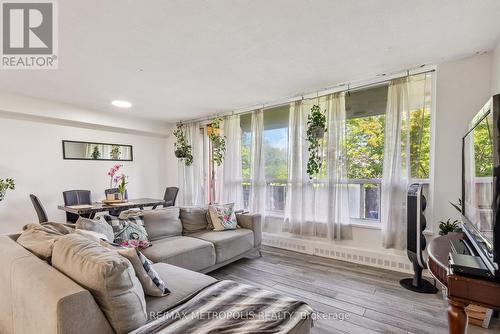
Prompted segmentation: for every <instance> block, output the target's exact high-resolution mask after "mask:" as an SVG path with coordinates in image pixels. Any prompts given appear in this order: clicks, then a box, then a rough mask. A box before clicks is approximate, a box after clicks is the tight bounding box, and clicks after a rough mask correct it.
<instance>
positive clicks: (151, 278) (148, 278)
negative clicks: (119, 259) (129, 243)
mask: <svg viewBox="0 0 500 334" xmlns="http://www.w3.org/2000/svg"><path fill="white" fill-rule="evenodd" d="M118 254H120V255H121V256H123V257H125V258H126V259H127V260H129V261H130V263H132V266H133V267H134V270H135V275H136V276H137V278H138V279H139V281H140V282H141V285H142V288H143V289H144V293H145V294H146V295H149V296H154V297H162V296H165V295H167V294H169V293H170V290H168V288H167V285H166V284H165V282H163V280H162V279H161V277H160V275H158V273H157V272H156V270H154V268H153V262H151V261H150V260H149V259H148V258H146V257H145V256H144V255H142V254H141V252H139V251H138V250H137V249H135V248H121V249H118Z"/></svg>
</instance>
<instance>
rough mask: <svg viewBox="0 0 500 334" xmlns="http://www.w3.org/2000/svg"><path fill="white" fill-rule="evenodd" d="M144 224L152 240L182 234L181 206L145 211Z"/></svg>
mask: <svg viewBox="0 0 500 334" xmlns="http://www.w3.org/2000/svg"><path fill="white" fill-rule="evenodd" d="M143 218H144V225H145V227H146V231H147V232H148V235H149V238H150V240H151V241H155V240H158V239H161V238H165V237H173V236H178V235H181V234H182V223H181V220H180V218H179V208H174V207H168V208H164V209H156V210H148V211H143Z"/></svg>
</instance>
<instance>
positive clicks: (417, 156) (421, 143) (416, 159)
mask: <svg viewBox="0 0 500 334" xmlns="http://www.w3.org/2000/svg"><path fill="white" fill-rule="evenodd" d="M430 121H431V115H430V111H429V110H428V109H420V110H415V111H412V112H411V113H410V155H411V157H410V162H411V172H412V177H414V178H419V179H425V178H428V177H429V167H430V130H431V129H430ZM384 127H385V115H376V116H369V117H360V118H352V119H348V120H347V121H346V151H347V177H348V178H349V179H380V178H382V167H383V161H384ZM264 147H265V150H264V152H265V161H266V163H265V165H266V178H267V179H282V180H286V179H287V178H288V160H287V150H286V149H283V148H277V147H275V146H272V145H271V144H270V143H269V142H265V143H264ZM483 147H484V145H483ZM241 155H242V168H243V179H250V155H251V134H250V133H249V132H244V133H243V135H242V152H241ZM489 156H490V157H491V153H490V155H489ZM490 159H491V158H490ZM318 178H326V162H325V163H323V164H322V168H321V170H320V173H319V174H318Z"/></svg>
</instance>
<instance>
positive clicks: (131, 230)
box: [104, 215, 151, 248]
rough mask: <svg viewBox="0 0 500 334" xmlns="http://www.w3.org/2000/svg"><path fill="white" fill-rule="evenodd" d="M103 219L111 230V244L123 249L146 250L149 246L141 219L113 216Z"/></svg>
mask: <svg viewBox="0 0 500 334" xmlns="http://www.w3.org/2000/svg"><path fill="white" fill-rule="evenodd" d="M104 219H105V220H106V221H107V222H108V224H109V225H111V227H112V228H113V233H114V240H113V242H115V243H117V244H120V245H122V246H124V247H134V248H135V247H139V248H147V247H149V246H151V242H150V241H149V237H148V232H146V229H145V228H144V220H143V218H142V217H130V218H128V219H120V218H118V217H115V216H110V215H104Z"/></svg>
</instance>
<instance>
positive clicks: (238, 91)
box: [0, 0, 500, 121]
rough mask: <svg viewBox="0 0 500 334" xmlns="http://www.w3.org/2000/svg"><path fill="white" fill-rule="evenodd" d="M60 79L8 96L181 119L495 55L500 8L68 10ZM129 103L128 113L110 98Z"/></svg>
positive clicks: (151, 6) (226, 5)
mask: <svg viewBox="0 0 500 334" xmlns="http://www.w3.org/2000/svg"><path fill="white" fill-rule="evenodd" d="M58 6H59V69H58V70H52V71H43V70H36V71H27V70H25V71H12V70H4V71H0V91H8V92H13V93H20V94H24V95H29V96H34V97H40V98H45V99H50V100H56V101H60V102H65V103H69V104H73V105H76V106H80V107H85V108H89V109H96V110H103V111H116V112H117V113H119V114H124V113H126V114H131V115H136V116H140V117H146V118H152V119H159V120H160V119H161V120H164V121H176V120H179V119H190V118H195V117H199V116H204V115H209V114H213V113H216V112H224V111H230V110H233V109H236V108H239V107H243V106H249V105H256V104H260V103H263V102H268V101H273V100H277V99H280V98H285V97H288V96H294V95H299V94H301V93H308V92H313V91H316V90H318V89H321V88H325V87H330V86H332V85H334V84H337V83H340V82H345V81H349V80H358V79H363V78H365V79H366V78H371V77H372V76H374V75H376V74H378V73H383V72H391V71H399V70H403V69H406V68H409V67H415V66H418V65H420V64H424V63H425V64H438V63H442V62H443V61H446V60H449V59H455V58H461V57H465V56H469V55H472V54H474V53H475V52H478V51H484V50H491V49H492V48H493V47H494V46H495V44H496V42H497V41H498V39H499V38H500V19H499V18H500V1H498V0H482V1H471V0H439V1H437V0H419V1H414V0H384V1H382V0H355V1H348V0H344V1H340V0H310V1H308V0H236V1H235V0H211V1H204V0H198V1H195V0H176V1H172V0H170V1H166V0H148V1H136V0H106V1H102V0H78V1H77V0H73V1H58ZM114 99H123V100H128V101H131V102H132V103H133V104H134V106H133V108H131V109H129V110H119V111H117V109H116V108H115V107H112V106H111V105H110V102H111V100H114Z"/></svg>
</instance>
